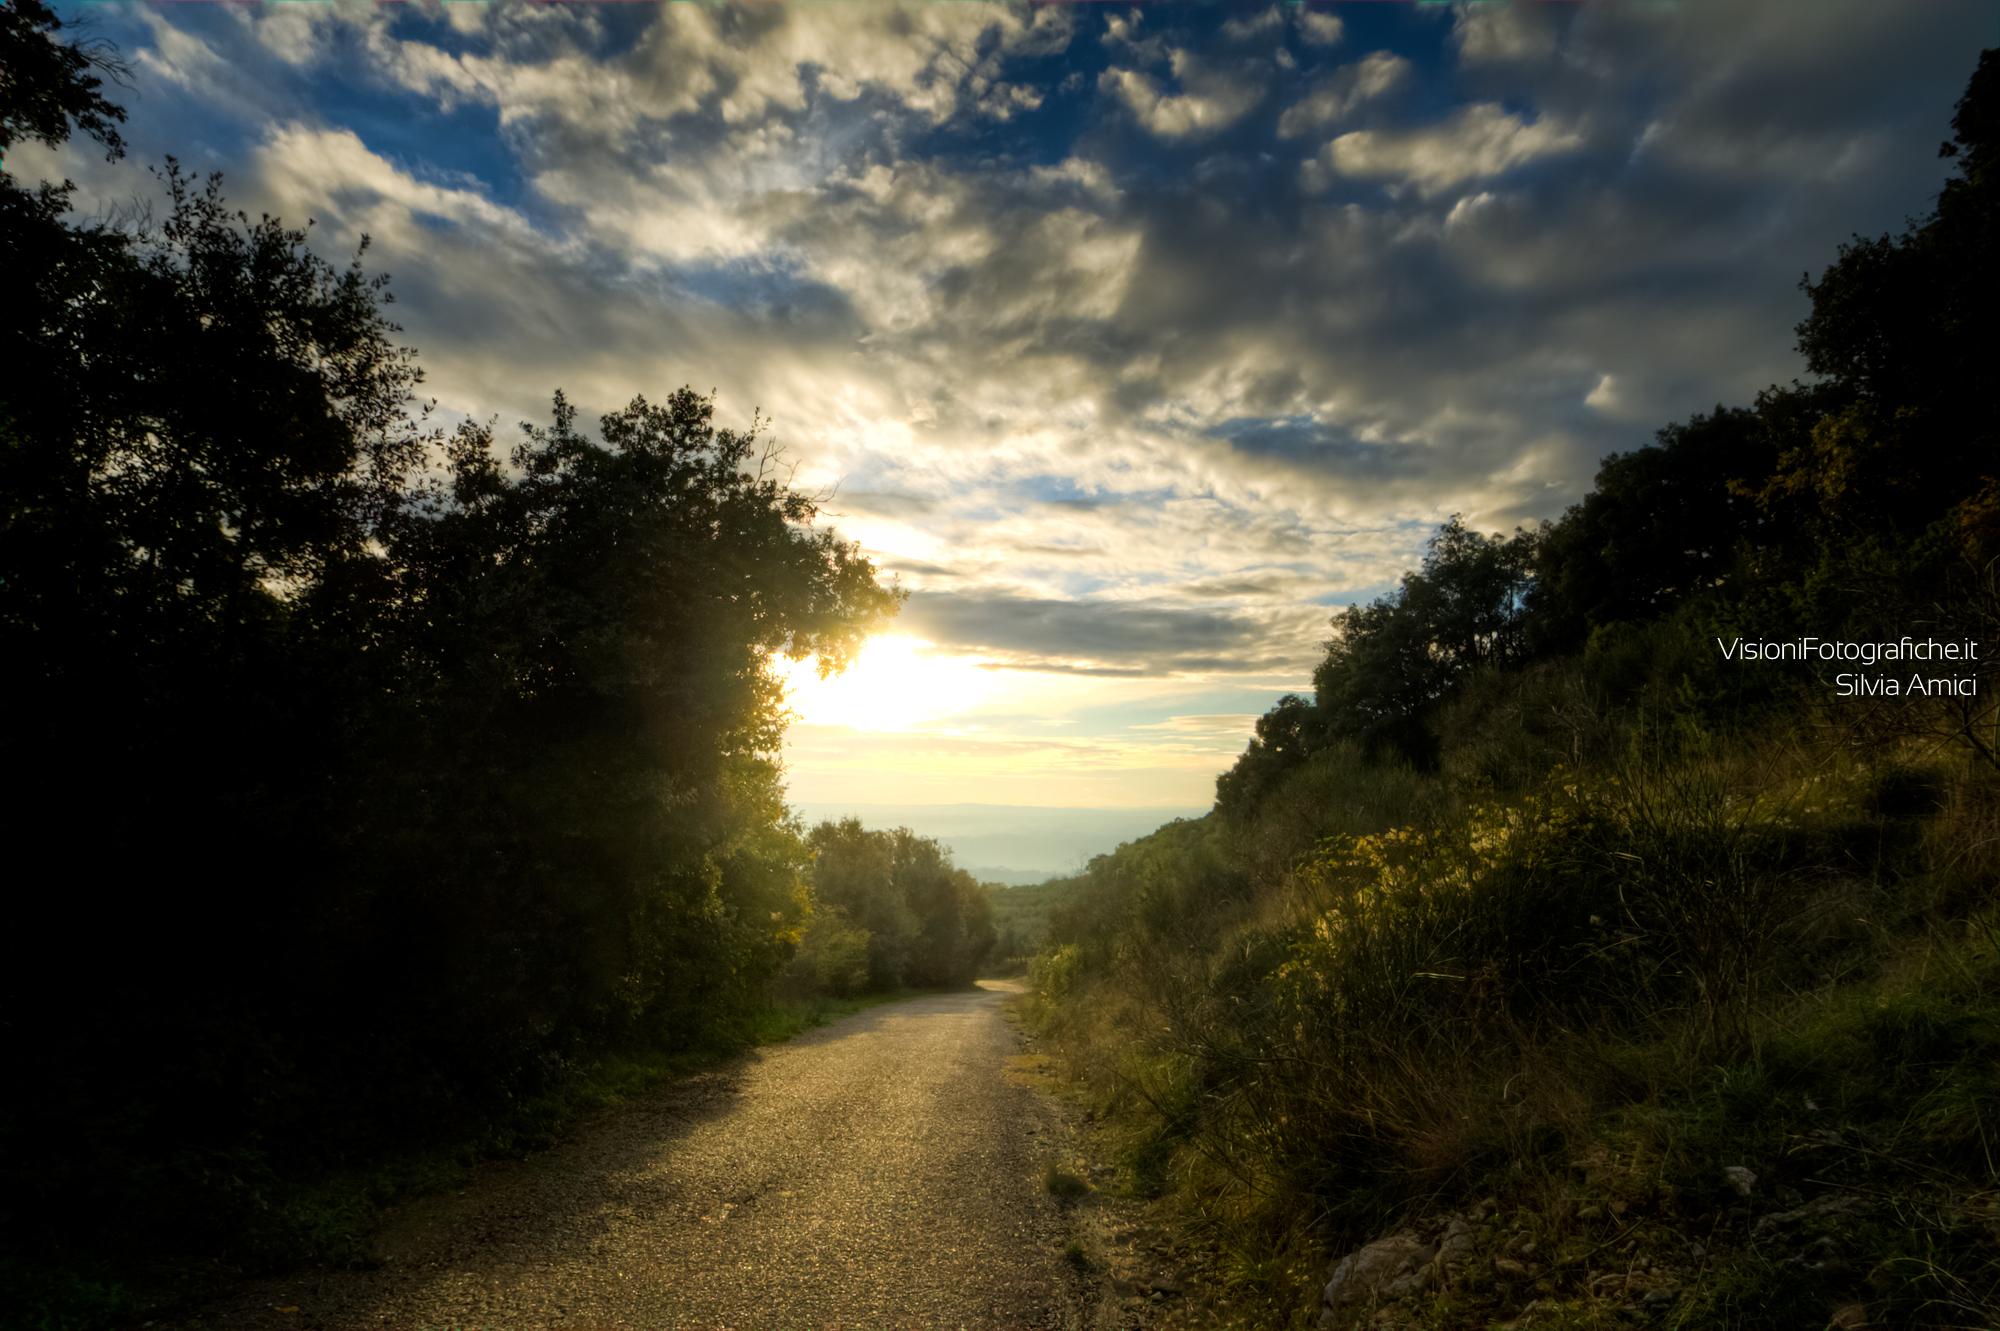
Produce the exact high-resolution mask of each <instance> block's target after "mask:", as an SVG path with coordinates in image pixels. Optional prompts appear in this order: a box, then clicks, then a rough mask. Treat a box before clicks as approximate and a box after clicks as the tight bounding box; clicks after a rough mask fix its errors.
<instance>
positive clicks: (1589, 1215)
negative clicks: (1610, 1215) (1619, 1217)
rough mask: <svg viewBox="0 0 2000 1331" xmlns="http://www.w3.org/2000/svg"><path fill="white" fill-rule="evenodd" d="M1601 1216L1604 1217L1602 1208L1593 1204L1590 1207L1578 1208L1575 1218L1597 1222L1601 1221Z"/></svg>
mask: <svg viewBox="0 0 2000 1331" xmlns="http://www.w3.org/2000/svg"><path fill="white" fill-rule="evenodd" d="M1603 1215H1604V1208H1603V1207H1601V1206H1597V1205H1594V1204H1593V1205H1590V1206H1581V1207H1578V1208H1577V1212H1576V1218H1577V1219H1578V1220H1598V1219H1602V1218H1603Z"/></svg>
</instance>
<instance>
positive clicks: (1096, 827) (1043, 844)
mask: <svg viewBox="0 0 2000 1331" xmlns="http://www.w3.org/2000/svg"><path fill="white" fill-rule="evenodd" d="M792 807H793V808H795V809H797V810H798V812H799V815H800V816H801V817H803V818H804V819H805V820H806V821H807V822H809V823H817V822H820V821H822V820H824V819H829V818H850V817H851V818H859V819H860V820H861V821H862V822H864V823H866V824H867V825H868V826H870V827H907V828H909V829H910V830H911V831H913V832H916V833H918V834H920V835H922V836H928V837H936V838H937V839H938V840H939V841H941V842H943V843H944V844H945V845H947V846H949V847H950V848H951V854H952V858H953V859H954V860H956V861H957V862H958V863H959V865H960V866H961V867H962V868H964V869H966V870H968V871H969V872H971V873H972V875H973V876H974V877H976V878H978V879H980V880H982V881H984V882H989V883H1007V884H1009V885H1021V884H1027V883H1039V882H1041V881H1043V880H1044V879H1047V878H1051V877H1054V876H1056V875H1059V874H1067V873H1074V872H1075V871H1076V870H1078V869H1080V868H1082V867H1083V865H1084V864H1085V863H1086V862H1087V861H1088V860H1089V859H1090V857H1091V856H1093V855H1102V854H1104V853H1105V852H1107V851H1111V850H1115V849H1117V848H1118V847H1119V846H1120V845H1121V844H1123V843H1124V842H1127V841H1131V840H1134V839H1135V838H1138V837H1142V836H1144V835H1146V834H1147V833H1148V832H1151V831H1152V830H1153V829H1155V828H1157V827H1159V826H1160V825H1161V824H1162V823H1168V822H1172V821H1173V820H1174V819H1176V818H1199V817H1200V816H1201V815H1203V814H1204V813H1207V812H1208V811H1207V810H1206V809H1181V808H1136V809H1069V808H1051V807H1047V806H1042V805H1032V804H859V803H857V804H835V803H821V802H799V803H795V804H793V806H792Z"/></svg>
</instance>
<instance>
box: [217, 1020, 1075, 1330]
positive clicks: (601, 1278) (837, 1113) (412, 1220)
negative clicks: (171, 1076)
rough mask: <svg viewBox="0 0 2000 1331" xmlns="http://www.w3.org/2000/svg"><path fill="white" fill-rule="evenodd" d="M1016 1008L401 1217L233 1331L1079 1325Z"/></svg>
mask: <svg viewBox="0 0 2000 1331" xmlns="http://www.w3.org/2000/svg"><path fill="white" fill-rule="evenodd" d="M1008 988H1009V986H1007V985H1006V984H1004V983H1002V982H994V981H987V982H982V985H981V987H980V989H979V990H977V991H976V992H968V993H962V994H947V995H942V996H937V997H926V998H919V999H912V1000H909V1001H907V1002H901V1003H895V1004H890V1005H886V1006H883V1007H879V1008H874V1009H871V1010H869V1011H866V1012H863V1013H860V1014H857V1015H855V1016H852V1017H848V1018H846V1019H844V1020H842V1021H839V1022H836V1023H834V1024H832V1025H829V1026H826V1027H823V1028H821V1029H820V1030H817V1031H812V1032H809V1033H807V1034H805V1035H802V1036H800V1037H798V1038H796V1039H794V1040H792V1041H791V1042H789V1043H787V1044H783V1045H778V1046H775V1047H772V1048H769V1049H765V1050H762V1051H759V1052H758V1053H755V1054H752V1055H750V1056H748V1057H746V1058H744V1059H741V1060H739V1061H737V1062H736V1063H734V1064H732V1065H730V1066H728V1067H726V1068H722V1069H719V1070H717V1071H714V1072H710V1073H706V1074H703V1075H701V1076H698V1077H695V1078H693V1079H691V1080H690V1081H688V1082H685V1083H682V1084H680V1085H677V1086H675V1087H672V1088H670V1089H669V1090H666V1091H663V1092H661V1093H660V1094H659V1095H657V1096H655V1097H650V1098H648V1099H646V1100H643V1101H641V1102H638V1103H635V1104H633V1105H630V1106H627V1107H624V1108H621V1109H620V1110H618V1111H615V1112H614V1113H612V1114H609V1115H607V1116H606V1117H605V1118H604V1119H603V1120H601V1121H600V1122H598V1123H596V1124H594V1125H593V1126H592V1127H590V1128H589V1129H588V1130H587V1131H585V1132H584V1133H582V1134H581V1135H580V1136H579V1138H578V1139H577V1140H575V1141H573V1142H571V1143H569V1144H568V1145H565V1146H563V1147H560V1148H558V1149H556V1150H553V1151H550V1152H548V1153H547V1154H545V1155H542V1156H538V1157H536V1158H535V1159H533V1160H529V1161H525V1162H520V1163H514V1164H503V1165H497V1166H492V1167H489V1168H487V1169H485V1170H483V1171H481V1173H480V1174H479V1176H478V1177H477V1178H476V1179H475V1181H474V1183H473V1186H471V1187H470V1188H468V1189H467V1190H466V1191H464V1192H462V1193H459V1194H457V1195H453V1196H446V1197H440V1198H433V1199H429V1200H427V1201H425V1202H421V1203H418V1204H416V1205H414V1206H412V1207H410V1208H407V1209H406V1210H405V1211H403V1212H402V1213H401V1214H400V1215H398V1216H397V1217H396V1218H395V1219H394V1220H393V1221H392V1222H391V1224H390V1225H389V1226H388V1228H387V1230H386V1232H385V1234H384V1235H383V1238H382V1241H381V1249H382V1257H383V1265H382V1267H381V1269H379V1270H374V1271H342V1272H329V1273H322V1274H318V1275H311V1276H305V1277H294V1278H291V1279H288V1280H283V1281H269V1282H261V1283H259V1284H258V1285H255V1286H252V1287H250V1288H247V1289H245V1290H242V1291H240V1292H239V1294H238V1295H237V1296H236V1297H235V1298H233V1299H231V1300H230V1301H229V1302H227V1303H225V1304H221V1305H217V1306H216V1307H213V1308H211V1309H209V1310H208V1311H206V1312H205V1313H204V1314H202V1315H201V1316H200V1317H198V1318H196V1319H193V1320H190V1321H188V1322H187V1323H185V1325H186V1326H187V1327H189V1328H196V1327H200V1328H218V1329H219V1328H228V1329H229V1331H251V1329H253V1328H255V1329H257V1331H263V1329H264V1328H270V1329H272V1331H276V1329H278V1328H284V1329H285V1331H301V1329H302V1328H325V1329H327V1331H336V1329H338V1331H345V1329H346V1328H369V1329H370V1331H376V1329H377V1328H383V1327H390V1328H395V1329H396V1331H472V1329H474V1328H478V1329H480V1331H513V1329H515V1328H541V1327H550V1328H557V1327H565V1328H579V1329H586V1328H587V1329H588V1331H611V1329H612V1328H619V1329H621V1331H623V1329H625V1328H631V1329H632V1331H642V1329H643V1331H681V1329H685V1331H695V1329H696V1328H699V1329H700V1331H725V1329H728V1331H789V1329H792V1328H797V1329H799V1331H804V1329H806V1328H811V1329H812V1331H834V1329H835V1328H838V1329H840V1331H918V1329H919V1328H921V1329H922V1331H934V1329H935V1331H1029V1329H1030V1328H1034V1329H1036V1331H1040V1329H1042V1328H1051V1329H1055V1328H1069V1327H1074V1326H1076V1325H1077V1324H1078V1320H1079V1319H1078V1317H1077V1315H1076V1312H1075V1309H1076V1307H1077V1300H1078V1291H1077V1288H1076V1284H1075V1280H1074V1277H1073V1275H1072V1274H1071V1273H1070V1271H1069V1270H1068V1268H1067V1264H1066V1263H1065V1261H1064V1260H1063V1255H1062V1252H1063V1247H1064V1244H1065V1242H1066V1239H1067V1234H1066V1231H1065V1228H1064V1223H1063V1220H1062V1217H1061V1216H1060V1214H1059V1213H1058V1210H1057V1208H1056V1207H1055V1205H1054V1204H1053V1203H1052V1202H1051V1200H1050V1199H1049V1198H1048V1196H1047V1195H1046V1193H1045V1191H1044V1190H1043V1188H1042V1184H1041V1174H1040V1170H1041V1165H1042V1162H1043V1160H1044V1159H1045V1153H1046V1151H1047V1150H1048V1148H1049V1147H1051V1146H1052V1145H1053V1144H1054V1138H1053V1134H1056V1133H1059V1132H1060V1130H1061V1129H1060V1126H1059V1122H1058V1120H1057V1119H1056V1117H1055V1114H1054V1112H1053V1110H1052V1108H1051V1107H1050V1106H1049V1105H1048V1104H1047V1103H1046V1102H1045V1101H1044V1100H1043V1099H1042V1098H1041V1097H1040V1096H1038V1095H1037V1094H1036V1093H1035V1092H1034V1091H1033V1090H1031V1089H1028V1088H1027V1087H1025V1086H1022V1085H1019V1084H1016V1083H1015V1082H1013V1081H1010V1080H1009V1079H1008V1078H1007V1077H1006V1076H1005V1075H1004V1074H1003V1065H1004V1062H1005V1060H1006V1059H1007V1058H1008V1057H1009V1056H1010V1055H1012V1054H1013V1053H1014V1052H1015V1051H1016V1048H1017V1044H1018V1040H1017V1037H1016V1035H1015V1033H1014V1030H1013V1028H1012V1027H1011V1026H1010V1025H1009V1024H1008V1022H1007V1021H1006V1020H1005V1018H1004V1017H1003V1015H1002V1013H1001V1011H1000V1003H1001V1001H1002V999H1003V997H1004V995H1005V993H1006V991H1007V989H1008Z"/></svg>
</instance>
